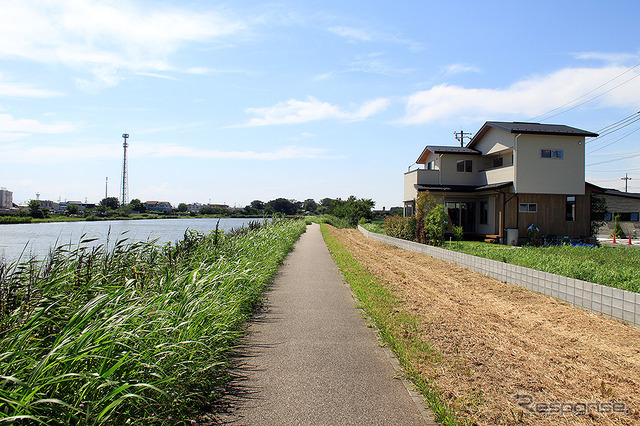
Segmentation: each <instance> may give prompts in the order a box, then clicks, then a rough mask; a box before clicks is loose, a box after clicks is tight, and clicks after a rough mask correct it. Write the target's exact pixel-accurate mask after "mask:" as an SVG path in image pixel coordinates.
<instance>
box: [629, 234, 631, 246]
mask: <svg viewBox="0 0 640 426" xmlns="http://www.w3.org/2000/svg"><path fill="white" fill-rule="evenodd" d="M629 245H631V235H629Z"/></svg>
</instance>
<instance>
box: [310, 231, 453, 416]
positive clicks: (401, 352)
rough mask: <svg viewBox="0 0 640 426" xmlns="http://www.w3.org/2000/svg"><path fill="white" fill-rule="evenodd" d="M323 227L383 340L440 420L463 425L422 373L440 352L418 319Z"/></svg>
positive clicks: (352, 285) (351, 284)
mask: <svg viewBox="0 0 640 426" xmlns="http://www.w3.org/2000/svg"><path fill="white" fill-rule="evenodd" d="M321 226H322V228H321V229H322V235H323V236H324V239H325V242H326V243H327V246H328V247H329V251H330V252H331V254H332V256H333V258H334V259H335V261H336V264H337V265H338V267H339V268H340V270H341V271H342V274H343V275H344V277H345V279H346V280H347V282H348V283H349V285H350V286H351V289H352V290H353V292H354V293H355V295H356V296H357V297H358V300H359V302H360V304H361V305H362V308H363V309H364V311H365V312H366V313H367V315H369V317H370V318H371V319H372V320H373V321H374V323H375V325H376V327H377V329H378V331H379V333H380V336H381V337H382V340H383V341H384V342H385V344H387V345H388V346H389V347H390V348H391V350H393V352H394V353H395V354H396V357H397V358H398V359H399V360H400V363H401V364H402V366H403V369H404V372H405V374H406V375H407V376H408V377H409V378H410V379H411V380H412V381H413V383H414V385H415V386H416V388H417V389H418V390H419V391H420V392H421V393H422V394H423V395H424V397H425V398H426V400H427V402H428V403H429V406H430V408H431V410H432V411H433V413H434V414H435V416H436V418H437V420H438V421H440V422H442V423H443V424H444V425H459V424H464V423H463V422H460V421H459V420H458V418H457V417H456V414H455V413H454V411H453V410H452V409H451V408H450V407H449V406H448V405H447V403H446V402H444V401H443V399H442V398H441V395H440V392H439V391H438V388H437V386H436V385H435V384H434V383H433V382H432V381H429V380H427V379H426V378H425V377H424V376H423V375H422V374H420V370H421V369H422V365H421V364H423V365H424V364H428V365H429V366H437V365H438V364H439V361H440V355H439V354H438V352H437V351H434V350H433V349H432V348H431V347H430V346H429V344H428V343H427V342H425V341H423V340H422V339H421V337H420V321H419V319H418V318H416V317H415V316H414V315H411V314H409V313H407V312H405V311H402V310H400V309H399V306H400V304H401V300H400V298H399V297H398V296H397V295H396V294H394V293H392V292H391V291H389V290H388V289H387V288H386V287H385V286H384V285H383V283H382V282H381V281H380V280H379V279H378V278H376V277H375V276H374V275H372V274H370V273H369V272H367V270H366V269H365V268H364V267H363V266H362V265H360V264H359V263H358V262H357V261H356V260H355V259H354V258H353V256H352V255H351V254H350V253H349V251H348V250H347V249H346V248H345V247H344V246H343V245H342V244H341V243H340V242H339V241H338V240H337V239H336V238H335V237H334V236H333V234H332V232H331V231H330V228H329V227H328V226H327V225H326V224H322V225H321Z"/></svg>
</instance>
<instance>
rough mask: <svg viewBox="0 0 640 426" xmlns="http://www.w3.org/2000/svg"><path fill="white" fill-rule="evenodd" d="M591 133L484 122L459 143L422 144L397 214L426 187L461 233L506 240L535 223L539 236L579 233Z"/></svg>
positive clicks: (583, 229)
mask: <svg viewBox="0 0 640 426" xmlns="http://www.w3.org/2000/svg"><path fill="white" fill-rule="evenodd" d="M595 136H597V134H595V133H592V132H588V131H585V130H580V129H576V128H573V127H568V126H564V125H557V124H539V123H520V122H513V123H508V122H497V121H488V122H486V123H485V124H484V125H483V126H482V128H481V129H480V130H479V131H478V132H477V133H476V134H475V135H474V136H473V138H472V139H471V140H470V141H469V143H468V144H467V146H466V147H452V146H433V145H427V146H426V147H425V149H424V150H423V151H422V153H421V154H420V156H419V157H418V160H417V161H416V164H419V165H423V167H421V168H418V169H416V170H412V171H408V172H406V173H405V175H404V209H405V216H411V215H413V214H414V209H415V198H416V197H417V195H418V193H420V192H423V191H429V193H430V194H431V195H433V196H434V197H435V198H436V199H437V200H439V201H441V202H443V203H444V205H445V208H446V209H447V210H448V213H449V218H450V219H451V223H452V224H453V225H459V226H462V227H463V228H464V231H465V233H467V234H479V235H498V236H499V237H500V238H501V240H502V241H505V242H507V241H506V237H507V230H508V229H513V230H515V229H517V230H518V232H517V234H518V235H519V236H520V237H522V236H525V235H526V231H527V228H528V227H529V226H530V225H531V224H535V225H536V226H537V227H538V228H539V229H540V232H541V233H543V234H545V235H557V236H570V237H574V238H579V237H585V238H586V237H588V236H589V234H590V222H591V220H590V211H591V191H592V189H591V187H587V186H585V180H584V178H585V176H584V175H585V173H584V166H585V138H586V137H595ZM510 235H514V233H513V231H511V233H510ZM509 238H512V237H509ZM516 238H517V237H516ZM508 242H509V243H510V242H511V241H508Z"/></svg>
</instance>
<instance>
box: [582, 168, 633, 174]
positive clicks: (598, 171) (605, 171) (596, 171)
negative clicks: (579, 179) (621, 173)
mask: <svg viewBox="0 0 640 426" xmlns="http://www.w3.org/2000/svg"><path fill="white" fill-rule="evenodd" d="M625 170H628V171H630V172H631V171H635V170H640V167H636V168H633V169H625ZM585 172H590V173H618V170H593V169H592V170H586V169H585Z"/></svg>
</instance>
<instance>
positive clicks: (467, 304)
mask: <svg viewBox="0 0 640 426" xmlns="http://www.w3.org/2000/svg"><path fill="white" fill-rule="evenodd" d="M332 232H333V233H334V235H335V236H336V237H337V238H338V239H339V240H340V241H341V242H342V243H344V244H345V245H346V246H347V247H348V248H349V250H350V251H351V253H352V254H353V255H354V256H355V257H356V258H357V259H358V261H360V262H361V263H362V264H363V265H364V266H366V267H367V268H368V269H369V270H370V271H371V272H372V273H373V274H375V275H377V276H378V277H380V278H381V279H382V280H383V282H385V283H387V285H388V286H389V287H390V288H391V289H393V290H395V291H396V292H398V294H400V295H401V297H402V299H403V301H404V306H403V307H402V309H406V310H408V311H410V312H412V313H414V314H415V315H418V316H419V317H420V318H421V319H422V324H423V328H422V330H423V336H422V338H423V339H424V340H426V341H429V342H430V343H431V345H432V347H433V348H434V349H435V350H437V351H438V352H439V353H440V354H441V355H442V361H441V362H440V363H439V364H437V365H434V364H426V363H425V364H424V365H425V367H423V373H424V375H425V376H427V377H429V378H430V379H433V380H434V381H435V382H436V384H437V386H438V388H439V389H440V390H441V392H442V394H443V395H444V397H445V398H447V399H448V400H449V402H451V403H454V404H455V405H456V406H457V407H458V408H459V409H460V410H461V411H462V412H463V413H464V416H466V417H467V418H468V419H470V420H472V421H473V422H475V423H477V424H482V425H495V424H531V425H556V424H569V425H583V424H588V425H590V424H598V425H600V424H624V425H638V424H640V329H638V328H635V327H633V326H629V325H625V324H622V323H620V322H618V321H615V320H611V319H608V318H604V317H601V316H598V315H595V314H591V313H589V312H586V311H584V310H581V309H578V308H574V307H571V306H569V305H567V304H564V303H561V302H558V301H556V300H555V299H552V298H550V297H547V296H543V295H540V294H536V293H533V292H530V291H529V290H527V289H525V288H522V287H518V286H514V285H508V284H505V283H503V282H500V281H497V280H495V279H493V278H489V277H485V276H483V275H480V274H478V273H475V272H471V271H469V270H466V269H463V268H461V267H459V266H457V265H454V264H450V263H446V262H443V261H440V260H437V259H433V258H431V257H428V256H426V255H423V254H417V253H412V252H408V251H404V250H402V249H399V248H396V247H395V246H391V245H388V244H384V243H380V242H377V241H374V240H370V239H367V238H366V237H365V236H364V235H362V234H361V233H360V232H359V231H357V230H337V229H332ZM560 403H565V404H562V405H561V404H560ZM584 404H590V405H589V406H585V405H584ZM624 410H627V412H624ZM559 411H564V412H565V414H558V412H559ZM576 413H578V414H576ZM580 413H582V414H580Z"/></svg>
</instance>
